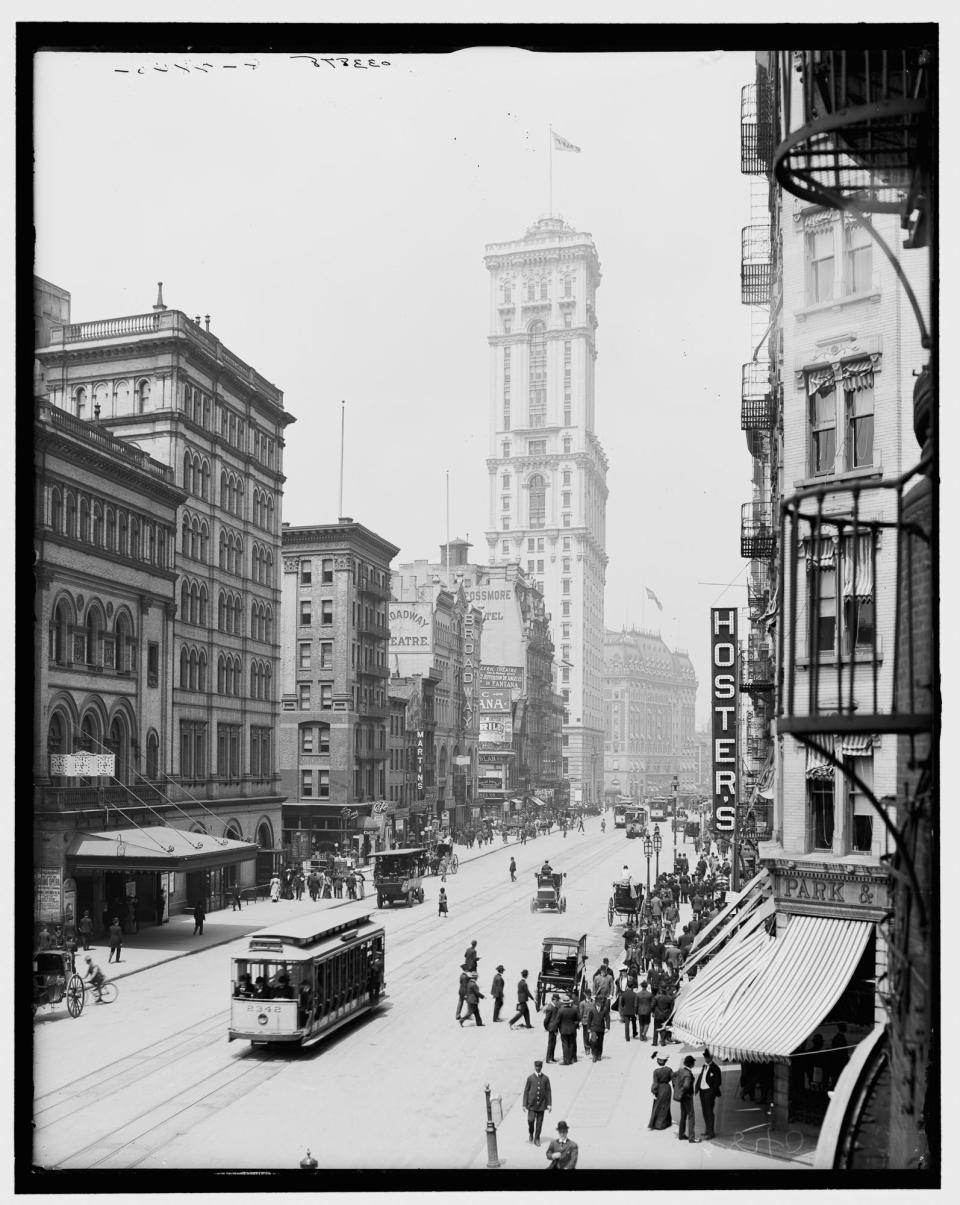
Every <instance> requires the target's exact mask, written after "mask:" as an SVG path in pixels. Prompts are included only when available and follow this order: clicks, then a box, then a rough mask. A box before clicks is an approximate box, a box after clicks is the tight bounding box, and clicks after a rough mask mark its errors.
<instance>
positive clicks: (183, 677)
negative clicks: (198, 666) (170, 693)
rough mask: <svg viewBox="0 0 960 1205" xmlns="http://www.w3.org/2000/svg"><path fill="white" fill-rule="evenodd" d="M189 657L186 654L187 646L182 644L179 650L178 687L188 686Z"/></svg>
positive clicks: (184, 688) (186, 687) (185, 687)
mask: <svg viewBox="0 0 960 1205" xmlns="http://www.w3.org/2000/svg"><path fill="white" fill-rule="evenodd" d="M189 665H190V658H189V657H188V655H187V646H186V645H184V646H183V648H182V649H181V650H180V689H181V690H187V689H188V687H189V686H190V674H189Z"/></svg>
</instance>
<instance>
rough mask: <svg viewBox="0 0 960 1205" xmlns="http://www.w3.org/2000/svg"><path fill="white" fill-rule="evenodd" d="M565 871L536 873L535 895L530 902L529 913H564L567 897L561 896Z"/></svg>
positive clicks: (541, 871)
mask: <svg viewBox="0 0 960 1205" xmlns="http://www.w3.org/2000/svg"><path fill="white" fill-rule="evenodd" d="M566 877H567V875H566V871H550V872H549V873H548V872H546V871H543V870H539V871H537V894H536V895H535V896H534V897H533V898H532V899H531V901H530V911H531V912H566V910H567V897H566V896H565V895H563V894H562V892H561V888H562V887H563V880H564V879H565V878H566Z"/></svg>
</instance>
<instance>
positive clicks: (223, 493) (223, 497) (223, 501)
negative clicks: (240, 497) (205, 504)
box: [220, 469, 230, 510]
mask: <svg viewBox="0 0 960 1205" xmlns="http://www.w3.org/2000/svg"><path fill="white" fill-rule="evenodd" d="M229 498H230V495H229V493H228V492H227V473H226V469H224V470H222V471H221V473H220V505H221V506H222V507H223V508H224V509H225V510H229V509H230V507H229V505H228V503H229Z"/></svg>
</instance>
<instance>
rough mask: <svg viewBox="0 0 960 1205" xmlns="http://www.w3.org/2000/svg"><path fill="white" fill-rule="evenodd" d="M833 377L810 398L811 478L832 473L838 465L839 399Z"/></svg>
mask: <svg viewBox="0 0 960 1205" xmlns="http://www.w3.org/2000/svg"><path fill="white" fill-rule="evenodd" d="M832 377H833V374H832V373H831V374H830V379H829V380H824V381H822V382H821V383H820V385H819V386H818V387H817V388H816V389H815V391H814V392H813V393H812V394H811V396H810V416H809V418H810V465H809V471H810V475H811V476H818V475H823V474H825V473H832V472H833V471H834V467H835V463H836V455H837V399H836V391H835V386H834V383H833V379H832Z"/></svg>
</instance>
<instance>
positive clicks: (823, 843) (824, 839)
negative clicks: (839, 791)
mask: <svg viewBox="0 0 960 1205" xmlns="http://www.w3.org/2000/svg"><path fill="white" fill-rule="evenodd" d="M807 792H808V798H809V805H810V820H811V828H812V835H813V848H814V849H823V850H827V849H832V848H833V821H834V812H833V806H834V801H833V779H832V778H816V779H809V780H808V781H807Z"/></svg>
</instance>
